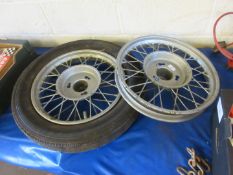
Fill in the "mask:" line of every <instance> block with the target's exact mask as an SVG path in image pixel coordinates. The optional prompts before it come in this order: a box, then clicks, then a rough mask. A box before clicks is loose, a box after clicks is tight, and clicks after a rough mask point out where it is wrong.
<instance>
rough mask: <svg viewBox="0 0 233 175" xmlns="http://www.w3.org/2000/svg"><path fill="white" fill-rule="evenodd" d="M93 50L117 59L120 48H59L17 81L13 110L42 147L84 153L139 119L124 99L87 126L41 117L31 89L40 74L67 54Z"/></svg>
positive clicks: (87, 44) (100, 44) (97, 44)
mask: <svg viewBox="0 0 233 175" xmlns="http://www.w3.org/2000/svg"><path fill="white" fill-rule="evenodd" d="M82 49H92V50H99V51H100V50H101V51H104V52H106V53H108V54H110V55H111V56H113V57H115V58H116V56H117V53H118V51H119V49H120V47H119V46H117V45H115V44H112V43H109V42H105V41H99V40H80V41H75V42H70V43H67V44H63V45H61V46H58V47H56V48H54V49H52V50H50V51H49V52H47V53H46V54H44V55H42V56H40V57H38V58H37V59H36V60H35V61H34V62H33V63H32V64H30V65H29V66H28V67H27V68H26V69H25V71H24V72H23V73H22V75H21V76H20V78H19V80H18V81H17V83H16V85H15V88H14V92H13V96H12V111H13V116H14V119H15V121H16V123H17V125H18V126H19V128H20V129H21V130H22V131H23V132H24V133H25V134H26V135H27V136H28V137H29V138H31V139H32V140H34V141H36V142H37V143H39V144H40V145H42V146H44V147H47V148H50V149H53V150H58V151H62V152H82V151H87V150H90V149H94V148H97V147H99V146H102V145H104V144H106V143H109V142H111V141H112V140H113V139H115V138H116V137H118V136H120V135H121V134H122V133H124V132H125V131H126V130H127V129H128V128H129V127H130V126H131V125H132V123H133V122H134V121H135V120H136V118H137V114H138V113H137V112H136V111H135V110H133V109H132V108H131V107H130V106H129V105H128V104H127V103H126V102H125V101H124V100H123V99H122V98H120V100H119V101H118V103H117V104H116V105H115V107H113V108H112V109H111V110H110V111H108V112H107V113H105V114H104V115H103V116H101V117H99V118H97V119H95V120H92V121H90V122H87V123H83V124H77V125H68V126H67V125H59V124H55V123H52V122H49V121H48V120H46V119H44V118H43V117H41V116H40V115H39V114H38V113H37V112H36V110H35V109H34V107H33V105H32V102H31V87H32V83H33V81H34V79H35V77H36V75H37V74H38V72H39V71H40V70H41V69H42V68H43V67H44V66H45V65H46V64H47V63H48V62H50V61H51V60H53V59H54V58H55V57H57V56H60V55H62V54H64V53H67V52H70V51H74V50H82Z"/></svg>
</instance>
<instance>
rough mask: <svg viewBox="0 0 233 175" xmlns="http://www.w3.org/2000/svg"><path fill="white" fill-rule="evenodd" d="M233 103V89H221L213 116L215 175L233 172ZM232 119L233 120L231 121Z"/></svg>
mask: <svg viewBox="0 0 233 175" xmlns="http://www.w3.org/2000/svg"><path fill="white" fill-rule="evenodd" d="M232 104H233V90H232V89H225V90H221V93H220V98H219V102H218V105H217V108H216V112H215V113H214V116H213V125H212V136H213V144H212V145H213V163H212V169H213V175H221V174H222V175H232V174H233V145H232V143H233V142H232V141H233V140H232V121H233V120H232V119H230V118H229V115H228V114H229V111H230V109H231V107H232ZM231 120H232V121H231Z"/></svg>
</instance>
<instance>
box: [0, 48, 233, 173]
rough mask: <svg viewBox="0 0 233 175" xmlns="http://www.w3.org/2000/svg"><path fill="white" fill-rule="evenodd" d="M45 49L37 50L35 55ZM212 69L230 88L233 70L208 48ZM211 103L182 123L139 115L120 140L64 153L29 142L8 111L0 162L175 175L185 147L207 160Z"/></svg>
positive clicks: (0, 125)
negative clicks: (81, 150)
mask: <svg viewBox="0 0 233 175" xmlns="http://www.w3.org/2000/svg"><path fill="white" fill-rule="evenodd" d="M45 50H46V49H37V51H38V52H39V53H42V52H44V51H45ZM200 50H201V51H202V52H203V53H204V54H205V55H206V56H207V57H208V58H209V59H210V60H211V61H212V62H213V64H214V65H215V67H216V69H217V71H218V73H219V77H220V80H221V88H233V72H232V71H231V70H229V69H227V68H226V59H225V58H224V57H223V56H222V55H221V54H215V53H213V52H212V50H211V49H200ZM214 107H215V104H214V105H212V106H211V107H210V108H208V109H207V110H206V111H205V112H204V113H202V114H201V115H200V116H199V117H197V118H195V119H193V120H191V121H187V122H182V123H166V122H160V121H156V120H153V119H150V118H148V117H145V116H143V115H140V116H139V118H138V120H137V121H136V122H135V124H134V125H133V126H132V127H131V128H130V129H129V130H128V131H127V132H126V133H124V134H123V135H122V136H120V137H119V138H117V139H116V140H115V141H113V142H112V143H109V144H107V145H105V146H103V147H101V148H98V149H96V150H92V151H88V152H83V153H76V154H64V153H60V152H57V151H52V150H48V149H46V148H43V147H41V146H39V145H38V144H36V143H34V142H33V141H31V140H30V139H28V138H27V137H26V136H25V135H24V134H23V133H22V132H21V131H20V130H19V129H18V127H17V126H16V124H15V122H14V120H13V117H12V114H11V110H10V109H9V110H7V111H6V112H5V113H4V114H3V115H2V116H0V160H1V161H5V162H8V163H11V164H15V165H19V166H23V167H27V168H33V169H38V170H45V171H49V172H51V173H55V174H64V175H66V174H67V175H68V174H71V175H78V174H82V175H99V174H104V175H105V174H106V175H108V174H116V175H124V174H127V175H137V174H140V175H176V174H177V172H176V167H177V166H179V165H181V166H185V167H187V166H188V165H187V160H188V158H189V155H188V153H187V152H186V150H185V149H186V147H192V148H194V149H195V150H197V153H198V154H200V155H201V156H202V157H205V158H207V159H208V161H209V162H211V151H212V149H211V117H212V112H213V108H214Z"/></svg>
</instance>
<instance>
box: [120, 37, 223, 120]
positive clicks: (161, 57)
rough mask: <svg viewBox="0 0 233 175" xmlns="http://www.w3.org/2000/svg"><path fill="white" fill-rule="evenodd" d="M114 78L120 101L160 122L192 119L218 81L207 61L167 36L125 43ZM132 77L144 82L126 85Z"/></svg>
mask: <svg viewBox="0 0 233 175" xmlns="http://www.w3.org/2000/svg"><path fill="white" fill-rule="evenodd" d="M117 75H118V76H116V82H117V85H118V87H119V91H120V93H121V95H122V96H123V98H124V99H125V100H126V101H127V102H128V103H129V104H130V105H131V106H132V107H133V108H134V109H136V110H137V111H139V112H141V113H143V114H145V115H147V116H149V117H152V118H155V119H158V120H162V121H170V122H179V121H184V120H188V119H190V118H193V117H194V116H196V115H197V114H199V113H200V112H201V111H203V110H204V109H205V108H207V107H208V106H209V105H210V104H212V103H213V101H214V100H215V98H216V97H217V95H218V92H219V78H218V75H217V72H216V70H215V68H214V67H213V65H212V64H211V63H210V61H209V60H208V58H206V57H205V56H204V55H203V54H202V53H200V52H199V51H198V50H197V49H195V48H193V47H192V46H190V45H188V44H185V43H183V42H181V41H178V40H176V39H173V38H168V37H162V36H147V37H142V38H138V39H136V40H134V41H132V42H130V43H128V44H126V45H125V46H124V47H123V48H122V49H121V51H120V52H119V54H118V57H117ZM143 77H144V79H143ZM131 78H134V79H135V78H138V79H141V80H142V79H143V81H141V82H139V83H138V82H137V81H135V84H133V85H132V84H130V85H129V84H128V81H129V80H130V79H131ZM165 102H166V103H165Z"/></svg>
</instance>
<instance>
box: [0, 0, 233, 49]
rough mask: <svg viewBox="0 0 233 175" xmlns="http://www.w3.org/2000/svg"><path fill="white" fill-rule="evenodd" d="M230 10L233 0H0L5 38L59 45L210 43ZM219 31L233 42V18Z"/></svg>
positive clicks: (0, 28)
mask: <svg viewBox="0 0 233 175" xmlns="http://www.w3.org/2000/svg"><path fill="white" fill-rule="evenodd" d="M226 11H233V1H232V0H0V21H1V24H0V37H1V38H22V39H29V40H30V41H31V42H32V43H33V44H34V45H57V44H60V43H64V42H67V41H72V40H76V39H83V38H98V39H106V40H113V41H125V40H129V39H132V38H135V37H137V36H141V35H147V34H162V35H169V36H174V37H177V38H181V39H182V40H185V41H188V42H190V43H192V44H195V45H197V46H203V45H206V46H208V45H211V44H212V43H213V40H212V26H213V23H214V20H215V19H216V18H217V16H219V15H220V14H221V13H223V12H226ZM218 31H219V36H221V37H222V38H224V39H226V40H231V39H232V41H233V16H232V17H227V18H226V19H225V20H224V21H223V22H222V23H221V26H220V27H219V30H218Z"/></svg>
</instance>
